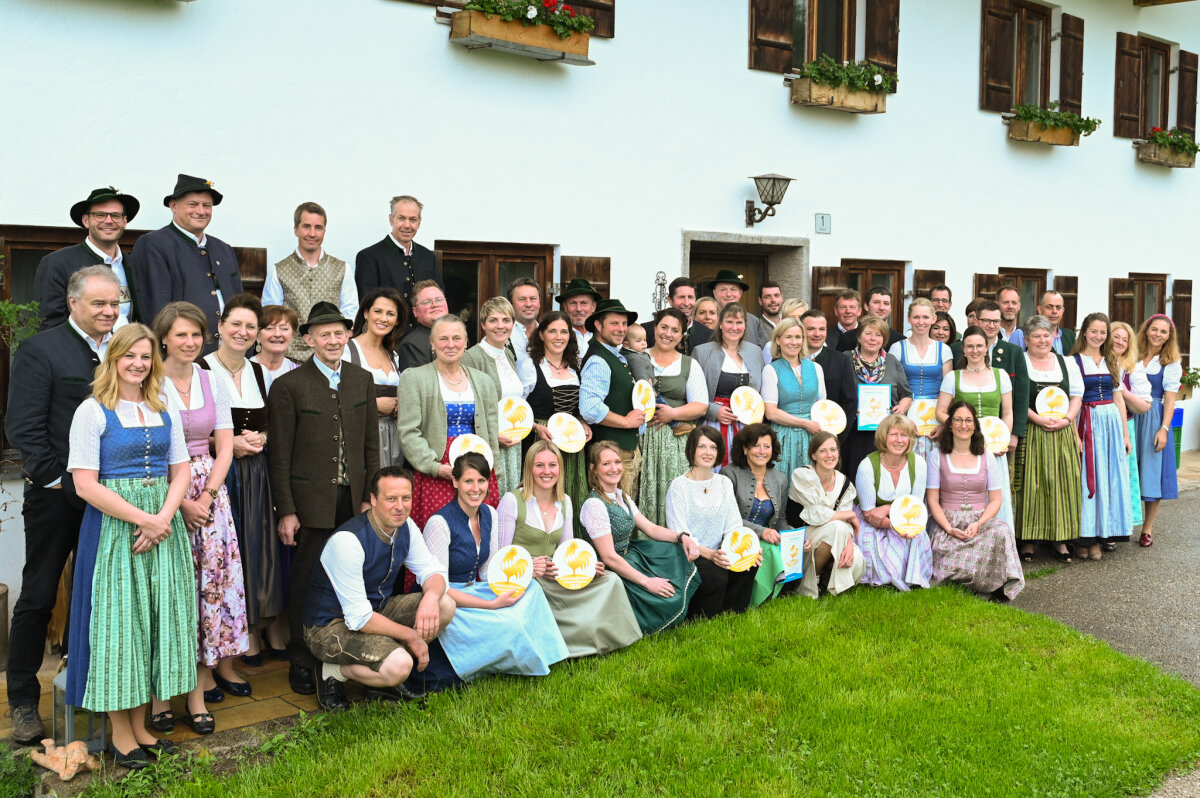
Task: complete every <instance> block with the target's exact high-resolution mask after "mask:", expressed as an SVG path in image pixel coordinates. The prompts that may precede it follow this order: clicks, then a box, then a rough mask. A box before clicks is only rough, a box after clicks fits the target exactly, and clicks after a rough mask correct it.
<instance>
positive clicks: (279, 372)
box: [250, 355, 300, 393]
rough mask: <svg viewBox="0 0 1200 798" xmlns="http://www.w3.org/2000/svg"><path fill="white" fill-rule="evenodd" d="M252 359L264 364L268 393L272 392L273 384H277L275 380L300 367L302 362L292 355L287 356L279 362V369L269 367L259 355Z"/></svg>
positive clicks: (264, 379)
mask: <svg viewBox="0 0 1200 798" xmlns="http://www.w3.org/2000/svg"><path fill="white" fill-rule="evenodd" d="M250 359H251V360H252V361H254V362H255V363H257V364H258V365H260V366H262V370H263V382H265V383H266V384H267V393H270V392H271V386H272V385H274V384H275V380H277V379H279V378H280V377H282V376H283V375H284V374H287V373H288V372H289V371H291V370H293V369H298V368H300V364H299V363H297V362H296V361H294V360H292V359H291V358H290V357H285V358H284V359H283V362H282V363H280V364H279V368H277V369H271V368H268V367H267V364H266V363H263V362H262V361H261V360H259V359H258V355H255V356H254V357H252V358H250Z"/></svg>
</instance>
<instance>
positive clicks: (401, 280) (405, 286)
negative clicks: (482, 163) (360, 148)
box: [354, 194, 446, 306]
mask: <svg viewBox="0 0 1200 798" xmlns="http://www.w3.org/2000/svg"><path fill="white" fill-rule="evenodd" d="M424 209H425V206H424V205H422V204H421V203H420V202H419V201H418V200H417V198H416V197H412V196H409V195H408V194H402V195H400V196H399V197H392V202H391V206H390V210H389V213H388V223H389V224H390V225H391V227H392V231H391V232H390V233H388V234H387V235H386V236H384V237H383V240H382V241H380V242H378V243H375V244H372V245H371V246H369V247H367V248H366V249H364V250H362V251H361V252H359V253H358V256H357V257H356V258H355V259H354V283H355V285H357V286H358V298H359V299H360V300H361V299H362V298H363V296H364V295H365V294H366V293H367V292H368V291H371V290H373V289H375V288H378V287H379V286H381V285H390V286H391V287H392V288H395V289H396V290H397V291H399V292H400V296H402V297H404V301H405V302H407V303H408V304H409V305H410V306H411V305H412V304H413V302H412V294H413V290H414V286H415V285H416V284H417V283H420V282H423V281H425V280H433V281H434V282H435V283H437V284H438V287H440V288H441V289H442V290H443V291H444V290H445V289H446V283H445V282H444V281H443V280H442V267H441V266H440V265H439V264H438V262H437V258H436V257H434V254H433V251H432V250H429V249H426V248H425V247H423V246H421V245H420V244H418V243H417V242H416V241H413V238H414V237H415V236H416V235H417V231H418V230H420V229H421V211H423V210H424Z"/></svg>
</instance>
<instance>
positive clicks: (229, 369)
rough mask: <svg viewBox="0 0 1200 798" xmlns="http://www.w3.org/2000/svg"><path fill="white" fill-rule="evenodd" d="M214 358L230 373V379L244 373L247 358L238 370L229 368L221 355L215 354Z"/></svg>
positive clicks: (243, 359)
mask: <svg viewBox="0 0 1200 798" xmlns="http://www.w3.org/2000/svg"><path fill="white" fill-rule="evenodd" d="M213 357H214V358H215V359H216V361H217V362H218V363H220V364H221V368H223V369H225V370H226V371H228V372H229V376H230V377H236V376H237V375H239V374H241V373H242V369H244V368H246V358H242V365H240V366H238V367H237V368H236V369H231V368H229V366H226V365H225V361H224V360H222V359H221V355H220V354H219V353H216V352H214V353H213Z"/></svg>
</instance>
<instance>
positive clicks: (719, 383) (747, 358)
mask: <svg viewBox="0 0 1200 798" xmlns="http://www.w3.org/2000/svg"><path fill="white" fill-rule="evenodd" d="M692 357H693V358H695V359H696V362H697V363H698V364H699V365H700V368H701V369H703V370H704V380H705V383H706V385H707V387H708V396H709V397H710V400H709V405H708V413H707V414H706V419H707V421H708V425H709V426H710V427H715V428H716V429H717V430H719V431H720V433H721V437H722V438H724V439H725V460H724V462H721V463H718V464H717V465H718V466H724V465H728V464H729V448H730V447H731V446H733V437H734V436H735V435H737V434H738V431H739V430H741V428H742V423H741V422H740V421H738V420H737V417H736V416H734V414H733V411H732V410H731V409H730V404H729V401H730V399H729V398H730V396H732V395H733V392H734V391H735V390H737V389H738V388H741V387H742V386H746V385H748V386H750V387H751V388H753V389H754V390H756V391H758V390H760V388H761V385H762V373H763V357H762V349H760V348H759V347H758V346H755V345H754V343H753V342H751V341H747V340H746V311H745V309H744V308H743V307H742V306H741V305H740V304H738V303H737V302H730V303H729V304H727V305H725V307H723V308H721V311H720V313H718V314H717V326H716V328H715V329H714V330H713V337H712V339H711V340H709V341H708V342H707V343H703V344H701V345H700V346H698V347H696V348H695V349H694V350H692Z"/></svg>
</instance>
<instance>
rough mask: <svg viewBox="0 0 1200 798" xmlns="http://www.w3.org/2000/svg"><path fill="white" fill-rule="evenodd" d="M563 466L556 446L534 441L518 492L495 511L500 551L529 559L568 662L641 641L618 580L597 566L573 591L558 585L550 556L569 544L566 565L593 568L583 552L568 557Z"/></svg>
mask: <svg viewBox="0 0 1200 798" xmlns="http://www.w3.org/2000/svg"><path fill="white" fill-rule="evenodd" d="M562 474H563V461H562V455H561V454H560V453H559V451H558V447H557V446H555V445H554V444H553V443H550V442H549V441H536V442H534V444H533V445H532V446H530V447H529V453H528V454H527V455H526V456H525V467H524V469H523V470H522V474H521V480H520V485H521V486H520V488H519V489H518V490H514V491H512V492H510V493H506V494H504V497H503V498H501V499H500V507H499V516H500V518H499V527H498V534H499V540H498V541H497V545H499V546H500V547H501V548H503V547H504V546H508V545H510V544H513V543H515V544H516V545H518V546H521V547H523V548H524V549H525V550H526V551H528V552H529V554H530V556H532V557H533V575H534V576H535V577H536V578H537V580H538V583H539V584H540V585H541V586H542V591H543V592H544V593H545V594H546V600H547V601H548V602H549V603H550V610H551V611H552V612H553V613H554V620H555V621H556V622H557V623H558V631H559V632H561V633H562V636H563V640H565V641H566V643H567V650H568V651H569V652H570V656H571V657H588V656H591V655H593V654H606V653H608V652H609V651H616V650H617V649H619V648H625V647H626V646H629V645H632V644H634V643H636V642H637V641H638V640H640V639H641V637H642V630H641V629H640V628H638V623H637V617H636V616H634V614H633V607H632V606H631V605H630V604H629V597H628V596H627V595H626V593H625V586H624V585H623V584H622V583H621V578H620V577H619V576H617V575H616V574H615V573H613V572H612V571H607V570H605V568H604V563H603V561H600V562H596V563H595V566H596V576H595V577H594V578H593V579H592V581H591V582H589V583H588V584H587V585H586V586H584V587H583V588H580V589H578V590H573V589H570V588H568V587H565V586H563V585H562V584H561V583H560V582H558V581H557V580H558V579H559V578H560V577H563V576H567V575H568V574H563V573H561V572H560V570H559V569H558V568H556V567H555V565H554V552H555V550H556V549H557V548H558V547H559V546H561V545H563V544H564V543H566V544H568V549H567V552H568V554H567V557H566V561H567V566H568V567H569V568H571V569H572V572H573V571H574V570H575V569H577V568H578V569H583V568H586V567H587V566H589V565H591V564H592V563H590V562H589V560H590V559H591V554H590V553H589V552H588V551H587V549H586V548H584V549H581V550H579V551H576V552H575V553H574V554H571V553H569V552H570V551H571V549H570V547H569V546H570V543H571V541H572V540H574V537H575V535H574V527H573V520H572V519H573V518H574V515H575V514H574V512H572V510H571V497H570V496H568V495H567V494H566V493H565V492H564V490H563V481H562Z"/></svg>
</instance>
